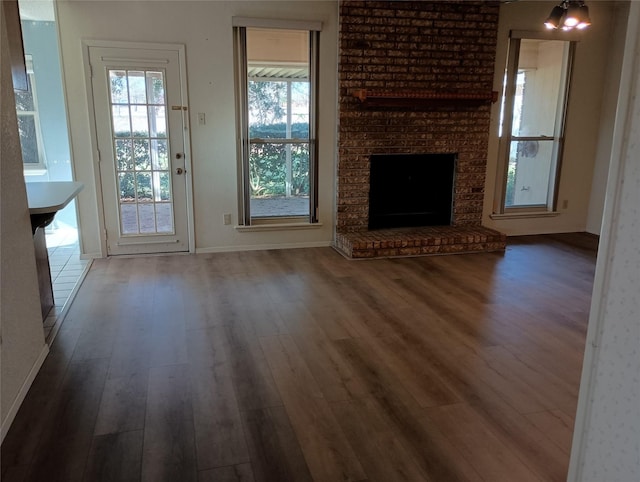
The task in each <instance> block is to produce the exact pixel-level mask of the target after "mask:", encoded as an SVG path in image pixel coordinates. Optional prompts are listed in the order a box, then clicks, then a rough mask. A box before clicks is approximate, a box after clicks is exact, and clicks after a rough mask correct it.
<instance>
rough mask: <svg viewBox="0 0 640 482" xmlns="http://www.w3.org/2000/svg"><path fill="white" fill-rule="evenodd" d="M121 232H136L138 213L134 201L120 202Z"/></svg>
mask: <svg viewBox="0 0 640 482" xmlns="http://www.w3.org/2000/svg"><path fill="white" fill-rule="evenodd" d="M120 229H121V231H122V234H138V213H137V209H136V205H135V203H129V204H120Z"/></svg>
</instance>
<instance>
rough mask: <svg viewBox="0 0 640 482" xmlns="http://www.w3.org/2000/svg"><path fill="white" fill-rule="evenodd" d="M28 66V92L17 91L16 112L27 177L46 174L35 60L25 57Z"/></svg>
mask: <svg viewBox="0 0 640 482" xmlns="http://www.w3.org/2000/svg"><path fill="white" fill-rule="evenodd" d="M25 63H26V66H27V86H28V89H27V90H19V89H16V90H15V91H14V94H15V98H16V112H17V114H18V132H19V133H20V146H21V148H22V162H23V164H24V173H25V175H30V174H44V173H45V172H46V163H45V156H44V148H43V143H42V131H41V129H40V118H39V117H38V97H37V95H36V83H35V78H34V75H33V59H32V58H31V55H26V56H25Z"/></svg>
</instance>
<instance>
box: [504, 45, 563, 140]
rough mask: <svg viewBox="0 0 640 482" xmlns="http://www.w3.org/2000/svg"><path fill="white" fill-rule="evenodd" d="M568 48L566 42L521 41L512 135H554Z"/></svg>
mask: <svg viewBox="0 0 640 482" xmlns="http://www.w3.org/2000/svg"><path fill="white" fill-rule="evenodd" d="M568 48H569V42H566V41H562V40H533V39H522V40H521V43H520V57H519V60H518V76H517V86H516V96H515V99H514V110H513V125H512V130H511V132H512V135H514V136H520V137H529V136H533V137H538V136H549V137H553V136H554V135H555V131H556V120H557V117H558V116H557V113H558V107H559V106H560V105H561V104H562V100H563V98H564V90H565V86H564V84H565V71H566V64H567V56H568Z"/></svg>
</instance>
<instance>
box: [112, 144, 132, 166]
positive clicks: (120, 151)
mask: <svg viewBox="0 0 640 482" xmlns="http://www.w3.org/2000/svg"><path fill="white" fill-rule="evenodd" d="M131 152H132V150H131V139H116V162H117V169H118V171H128V170H132V169H133V159H132V158H131Z"/></svg>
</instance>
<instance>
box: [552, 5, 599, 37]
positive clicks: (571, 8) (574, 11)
mask: <svg viewBox="0 0 640 482" xmlns="http://www.w3.org/2000/svg"><path fill="white" fill-rule="evenodd" d="M544 25H545V27H547V28H548V29H549V30H557V29H561V30H565V31H566V30H573V29H574V28H577V29H578V30H582V29H584V28H587V27H588V26H589V25H591V19H590V18H589V7H587V6H586V5H585V4H584V1H583V0H562V2H561V3H560V4H558V5H556V6H555V7H553V10H551V13H550V14H549V17H548V18H547V20H546V21H545V22H544Z"/></svg>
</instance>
